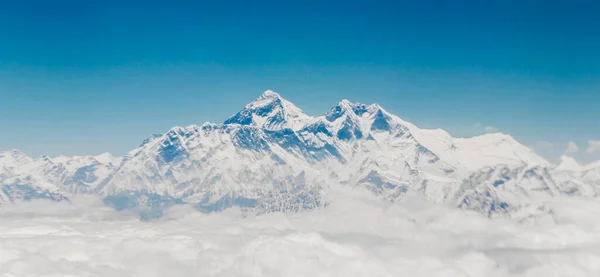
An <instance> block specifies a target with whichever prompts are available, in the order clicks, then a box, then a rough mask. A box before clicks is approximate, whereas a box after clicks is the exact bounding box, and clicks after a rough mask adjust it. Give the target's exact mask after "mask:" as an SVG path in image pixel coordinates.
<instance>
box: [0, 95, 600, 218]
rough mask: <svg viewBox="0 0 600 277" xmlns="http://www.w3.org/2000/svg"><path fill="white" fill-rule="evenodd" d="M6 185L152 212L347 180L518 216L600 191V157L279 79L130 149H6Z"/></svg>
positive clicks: (266, 201) (276, 207)
mask: <svg viewBox="0 0 600 277" xmlns="http://www.w3.org/2000/svg"><path fill="white" fill-rule="evenodd" d="M0 186H1V189H0V205H5V204H9V203H14V202H18V201H21V200H32V199H50V200H54V201H69V198H71V197H73V196H76V195H96V196H100V197H102V198H103V199H104V203H105V204H107V205H110V206H112V207H114V208H115V209H118V210H122V209H135V210H138V211H139V212H140V213H141V214H142V215H143V216H144V217H147V218H153V217H160V216H162V212H163V211H164V210H165V209H167V208H169V207H171V206H174V205H179V204H190V205H193V206H194V207H195V208H196V209H198V210H200V211H204V212H215V211H222V210H224V209H227V208H230V207H234V206H237V207H241V208H244V209H248V210H253V211H256V212H257V213H268V212H295V211H300V210H311V209H315V208H320V207H324V206H327V205H329V204H330V203H331V201H334V200H332V197H330V194H331V193H332V191H335V188H336V187H337V186H342V187H347V188H352V189H356V190H357V191H364V192H365V193H371V194H373V195H375V196H376V197H377V198H378V199H380V200H381V201H392V202H394V201H398V200H399V199H402V198H403V197H404V196H405V195H406V194H407V193H412V192H415V193H419V194H421V195H423V196H424V197H425V198H426V199H427V200H429V201H431V202H433V203H439V204H445V205H450V206H453V207H458V208H461V209H465V210H472V211H476V212H478V213H482V214H485V215H487V216H506V215H508V216H510V215H511V214H515V213H518V212H519V211H521V210H523V209H524V207H527V206H528V205H529V204H530V203H532V202H533V201H539V200H544V199H552V198H554V197H557V196H580V197H588V198H592V197H597V196H598V193H599V188H600V163H592V164H589V165H585V166H584V165H579V164H577V162H575V161H574V160H572V159H571V158H570V157H563V158H562V160H561V163H560V164H558V165H554V164H551V163H550V162H548V161H546V160H545V159H543V158H541V157H540V156H538V155H536V153H535V152H534V151H533V150H532V149H530V148H528V147H526V146H524V145H522V144H521V143H519V142H518V141H516V140H515V139H514V138H512V137H511V136H510V135H506V134H501V133H490V134H484V135H480V136H475V137H470V138H455V137H452V136H451V135H450V134H449V133H448V132H446V131H444V130H442V129H422V128H419V127H417V126H415V125H414V124H412V123H410V122H406V121H404V120H402V119H401V118H399V117H398V116H396V115H393V114H391V113H389V112H387V111H386V110H385V109H384V108H383V107H381V106H379V105H378V104H370V105H365V104H360V103H354V102H351V101H349V100H342V101H340V102H339V103H338V104H337V105H335V106H334V107H333V108H332V109H331V110H330V111H329V112H328V113H326V114H324V115H322V116H316V117H313V116H309V115H306V114H305V113H304V112H303V111H302V110H301V109H300V108H298V107H296V106H295V105H294V104H293V103H291V102H289V101H287V100H286V99H284V98H283V97H281V96H280V95H279V94H277V93H276V92H273V91H270V90H267V91H266V92H264V93H263V94H262V95H260V96H259V97H258V98H257V99H256V100H255V101H252V102H251V103H249V104H247V105H246V106H245V107H244V108H243V109H242V110H241V111H239V112H238V113H237V114H235V115H233V116H232V117H231V118H229V119H227V120H225V121H224V122H223V123H221V124H215V123H204V124H202V125H191V126H187V127H173V128H171V129H170V130H168V131H167V132H166V133H164V134H157V135H152V136H150V137H149V138H147V139H146V140H144V141H143V142H142V144H141V145H140V146H139V147H137V148H135V149H133V150H131V151H130V152H129V153H127V155H125V156H124V157H115V156H113V155H111V154H108V153H104V154H101V155H97V156H74V157H67V156H59V157H48V156H45V155H43V156H40V157H37V158H31V157H28V156H27V155H25V154H24V153H22V152H20V151H18V150H12V151H7V152H2V153H0Z"/></svg>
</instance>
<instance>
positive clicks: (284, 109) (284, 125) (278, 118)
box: [225, 90, 311, 130]
mask: <svg viewBox="0 0 600 277" xmlns="http://www.w3.org/2000/svg"><path fill="white" fill-rule="evenodd" d="M310 119H311V117H310V116H308V115H306V114H304V112H303V111H302V110H301V109H299V108H298V107H296V106H295V105H294V104H292V103H291V102H289V101H287V100H285V99H284V98H282V97H281V96H280V95H279V94H277V93H276V92H274V91H271V90H267V91H265V92H264V93H263V94H262V95H261V96H259V97H258V98H257V99H256V100H254V101H252V102H250V103H248V104H247V105H246V106H245V107H244V109H243V110H241V111H240V112H238V113H237V114H235V115H234V116H232V117H231V118H229V119H227V120H226V121H225V124H240V125H250V126H256V127H259V128H264V129H267V130H282V129H292V130H299V129H301V128H302V127H304V126H305V125H306V124H307V123H308V121H310Z"/></svg>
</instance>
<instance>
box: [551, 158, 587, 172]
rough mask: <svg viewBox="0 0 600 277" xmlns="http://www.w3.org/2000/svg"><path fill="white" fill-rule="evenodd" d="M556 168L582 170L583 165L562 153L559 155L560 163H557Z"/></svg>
mask: <svg viewBox="0 0 600 277" xmlns="http://www.w3.org/2000/svg"><path fill="white" fill-rule="evenodd" d="M556 169H557V170H565V171H580V170H583V166H582V165H580V164H579V163H578V162H577V161H576V160H575V159H573V158H572V157H570V156H566V155H563V156H561V157H560V163H558V166H556Z"/></svg>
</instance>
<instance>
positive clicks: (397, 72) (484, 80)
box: [0, 0, 600, 161]
mask: <svg viewBox="0 0 600 277" xmlns="http://www.w3.org/2000/svg"><path fill="white" fill-rule="evenodd" d="M51 2H52V3H51ZM217 2H218V3H217ZM323 2H324V1H310V0H309V1H253V2H252V3H250V1H194V2H192V1H168V2H166V1H165V2H162V3H160V4H158V3H157V2H152V1H150V2H148V1H146V2H141V1H110V0H109V1H60V0H59V1H28V0H25V1H0V37H1V38H2V43H0V130H1V132H2V136H0V149H2V150H7V149H13V148H16V149H20V150H22V151H24V152H25V153H27V154H30V155H34V156H35V155H40V154H42V153H46V154H48V155H59V154H65V155H86V154H97V153H101V152H107V151H108V152H113V153H114V154H117V155H123V154H125V153H126V152H127V151H128V150H130V149H132V148H134V147H136V146H137V145H139V143H140V142H141V141H143V140H144V139H145V138H146V137H147V136H149V135H150V134H152V133H161V132H164V131H166V130H168V129H169V128H171V127H172V126H175V125H179V126H185V125H189V124H202V123H203V122H205V121H211V122H222V121H224V120H225V119H226V118H227V117H229V116H231V115H233V114H234V113H236V112H237V111H238V110H240V109H241V108H242V107H243V106H244V105H245V104H246V103H247V102H249V101H251V100H253V99H254V98H256V97H257V96H258V95H259V94H260V93H262V91H264V90H266V89H272V90H275V91H277V92H278V93H280V94H281V95H282V96H283V97H284V98H287V99H288V100H290V101H292V102H294V103H295V104H296V105H297V106H299V107H300V108H302V109H303V110H304V111H305V112H306V113H307V114H310V115H319V114H323V113H325V112H327V111H328V110H329V109H330V108H331V107H332V106H334V105H335V104H336V103H337V102H338V101H339V100H341V99H344V98H347V99H349V100H352V101H358V102H364V103H373V102H377V103H379V104H381V105H382V106H383V107H385V108H386V109H387V110H388V111H390V112H392V113H394V114H396V115H398V116H400V117H401V118H403V119H405V120H408V121H411V122H413V123H415V124H417V125H418V126H421V127H425V128H444V129H446V130H448V131H450V132H451V133H452V134H453V135H455V136H472V135H476V134H481V133H483V132H486V131H495V130H499V131H501V132H505V133H508V134H511V135H513V136H514V137H515V138H517V139H518V140H519V141H521V142H523V143H524V144H526V145H529V146H534V147H536V149H537V151H538V152H539V153H540V154H542V155H543V156H545V157H547V158H550V159H556V158H557V157H558V156H559V155H560V154H561V153H562V152H563V151H564V150H565V148H566V147H567V143H568V142H569V141H572V142H574V143H575V144H576V145H577V146H578V148H580V149H579V150H578V151H577V152H575V153H573V155H575V156H576V157H577V158H578V159H579V160H581V161H591V160H594V159H598V158H600V150H598V151H597V152H595V151H590V152H591V153H586V149H587V148H588V141H590V140H593V141H596V140H600V123H599V119H600V109H599V108H598V106H599V104H600V51H599V50H598V49H600V36H599V35H598V34H600V20H599V19H598V18H600V3H598V2H597V1H527V0H526V1H485V2H486V3H483V2H484V1H460V2H454V1H344V2H343V3H342V2H341V1H328V2H327V3H323ZM494 2H497V3H494ZM486 127H487V128H486ZM592 145H593V143H592Z"/></svg>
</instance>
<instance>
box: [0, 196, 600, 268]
mask: <svg viewBox="0 0 600 277" xmlns="http://www.w3.org/2000/svg"><path fill="white" fill-rule="evenodd" d="M599 216H600V201H598V200H597V199H579V198H565V199H552V200H548V201H544V202H540V203H534V204H532V205H530V206H529V207H527V208H525V209H524V210H523V211H522V212H521V213H519V214H514V215H513V216H512V217H511V218H495V219H489V218H486V217H483V216H481V215H479V214H475V213H470V212H466V211H461V210H456V209H452V208H449V207H447V206H439V205H434V204H430V203H428V202H427V201H424V200H423V199H421V198H420V197H419V196H417V195H409V196H407V197H406V199H405V200H403V201H400V202H399V203H395V204H391V203H383V202H381V201H380V200H377V199H373V198H370V197H369V196H365V195H364V194H360V195H359V194H356V195H355V194H352V193H346V194H341V196H339V197H337V198H336V199H333V200H332V201H331V204H330V205H329V206H328V207H326V208H323V209H321V210H316V211H305V212H300V213H296V214H282V213H273V214H266V215H253V214H252V213H247V212H244V211H240V210H239V209H230V210H226V211H225V212H222V213H214V214H203V213H200V212H197V211H195V210H194V209H192V208H191V207H187V206H176V207H173V208H171V209H169V210H167V211H166V213H165V216H163V217H162V218H160V219H157V220H152V221H140V220H139V219H138V218H137V216H135V215H133V214H127V213H125V212H116V211H114V210H112V209H111V208H108V207H106V206H104V205H103V204H102V202H101V201H98V200H96V199H93V198H75V199H73V200H72V201H71V203H54V202H45V201H33V202H27V203H19V204H14V205H6V206H3V207H1V208H0V276H19V277H22V276H78V277H81V276H111V277H119V276H144V277H152V276H169V277H170V276H303V277H304V276H312V277H321V276H345V277H348V276H367V277H375V276H390V277H391V276H411V277H418V276H427V277H433V276H443V277H451V276H475V277H482V276H489V277H494V276H543V277H549V276H568V277H577V276H600V219H599V218H600V217H599Z"/></svg>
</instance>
